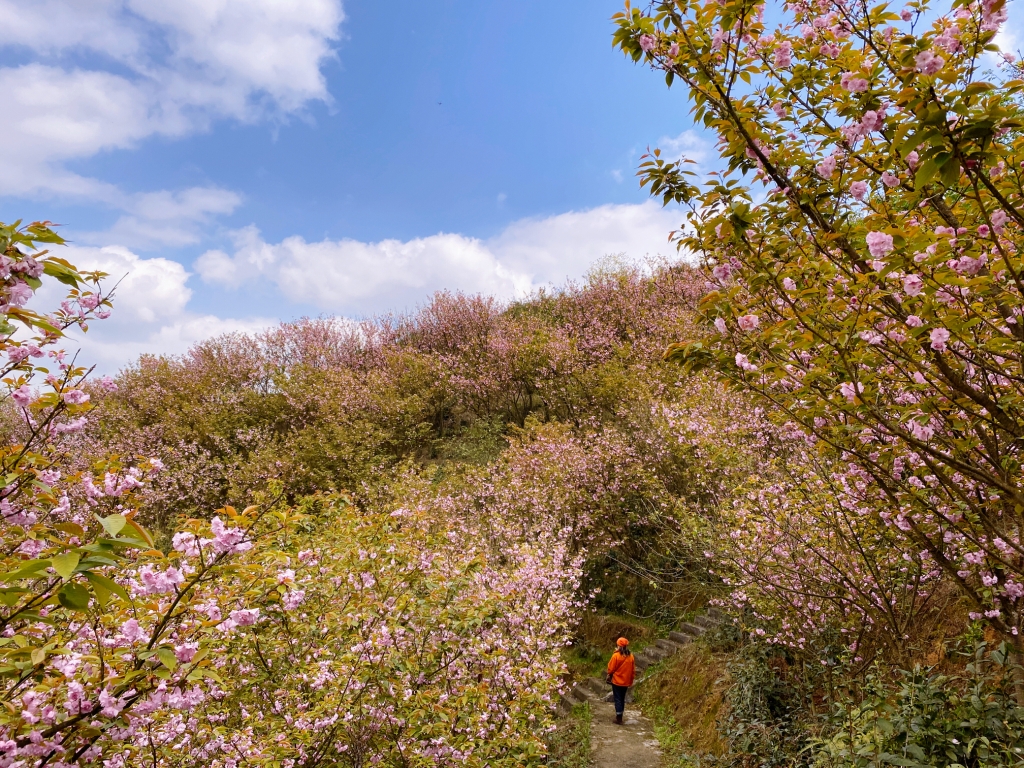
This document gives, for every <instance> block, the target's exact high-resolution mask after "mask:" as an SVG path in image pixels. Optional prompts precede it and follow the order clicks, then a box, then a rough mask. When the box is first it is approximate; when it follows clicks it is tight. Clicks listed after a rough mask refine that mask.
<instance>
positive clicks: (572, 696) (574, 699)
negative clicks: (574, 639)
mask: <svg viewBox="0 0 1024 768" xmlns="http://www.w3.org/2000/svg"><path fill="white" fill-rule="evenodd" d="M726 620H727V617H726V615H725V614H724V613H723V612H722V611H720V610H718V609H717V608H709V609H708V610H707V611H706V612H705V613H703V614H701V615H700V616H697V617H696V618H695V619H694V620H693V621H691V622H687V623H685V624H681V625H680V626H679V629H678V630H677V631H675V632H669V633H668V637H667V638H660V639H658V640H655V641H654V642H653V643H651V644H650V645H648V646H647V647H646V648H644V649H643V650H642V651H640V652H639V653H637V654H635V657H636V669H637V680H636V682H635V683H634V687H635V686H636V685H637V684H638V683H640V682H643V679H644V675H643V672H644V670H646V669H647V668H648V667H650V666H651V665H652V664H657V663H658V662H659V661H664V660H665V659H667V658H668V657H669V656H674V655H675V654H676V653H678V652H679V650H680V649H682V647H683V646H684V645H686V644H687V643H692V642H693V641H694V640H695V639H696V638H698V637H700V636H701V635H703V634H704V633H705V632H707V631H708V630H711V629H715V628H716V627H718V626H720V625H721V624H722V623H723V622H725V621H726ZM632 698H633V689H632V688H631V689H630V691H629V693H628V694H627V696H626V701H627V702H629V701H631V700H632ZM611 700H612V689H611V686H610V685H609V684H608V683H606V682H605V681H604V678H598V677H588V678H587V679H586V680H583V681H581V682H579V683H577V684H576V686H575V687H574V688H573V689H572V690H570V691H569V692H568V693H564V694H562V696H561V700H560V702H559V708H560V709H561V710H562V712H563V713H565V712H569V711H571V710H572V708H573V707H574V706H576V705H577V704H582V703H583V702H585V701H589V702H591V703H592V704H596V703H598V702H602V703H603V702H609V701H611Z"/></svg>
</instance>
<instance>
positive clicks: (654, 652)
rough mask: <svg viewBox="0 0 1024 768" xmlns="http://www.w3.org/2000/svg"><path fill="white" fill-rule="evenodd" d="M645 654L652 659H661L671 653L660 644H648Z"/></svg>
mask: <svg viewBox="0 0 1024 768" xmlns="http://www.w3.org/2000/svg"><path fill="white" fill-rule="evenodd" d="M644 655H645V656H647V657H648V658H649V659H651V660H652V661H661V660H662V659H664V658H665V657H666V656H668V655H669V652H668V651H667V650H665V649H664V648H661V647H660V646H657V645H648V646H647V647H646V648H644Z"/></svg>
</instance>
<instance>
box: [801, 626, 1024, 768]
mask: <svg viewBox="0 0 1024 768" xmlns="http://www.w3.org/2000/svg"><path fill="white" fill-rule="evenodd" d="M1008 650H1009V649H1008V648H1007V647H1005V646H1004V647H1003V648H1001V649H999V650H997V651H996V652H995V653H993V654H992V655H991V658H990V660H986V661H978V662H975V663H974V664H971V665H969V666H968V668H967V672H966V674H964V675H954V676H951V675H944V674H939V673H936V672H932V671H930V670H927V669H924V668H921V667H916V668H915V669H914V670H913V671H904V672H903V673H902V680H901V681H900V683H899V685H898V686H896V687H895V688H893V687H891V686H890V685H889V684H888V683H887V682H886V681H884V680H882V679H880V678H877V677H875V678H872V679H870V680H869V681H868V685H867V695H866V696H865V697H864V699H863V700H862V701H861V702H860V703H857V704H854V703H850V702H837V703H836V705H835V714H834V717H833V720H832V723H831V726H832V728H834V733H833V735H832V736H831V737H830V738H827V739H824V740H822V741H818V742H815V743H814V744H813V746H812V747H811V750H810V751H811V752H812V754H813V761H812V762H813V765H814V766H815V768H862V767H863V768H866V767H867V766H877V765H900V766H908V767H909V768H930V767H931V766H941V767H942V768H983V767H984V768H989V767H993V768H994V767H995V766H1021V765H1024V707H1021V706H1020V705H1019V704H1017V702H1016V699H1015V696H1014V691H1013V690H1012V687H1013V684H1014V682H1015V681H1016V679H1017V675H1019V673H1020V669H1019V668H1013V667H1012V666H1010V665H1008V664H1007V661H1008ZM979 655H980V654H979Z"/></svg>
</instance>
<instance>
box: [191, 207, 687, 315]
mask: <svg viewBox="0 0 1024 768" xmlns="http://www.w3.org/2000/svg"><path fill="white" fill-rule="evenodd" d="M678 223H679V222H678V220H677V216H676V214H673V213H670V212H668V211H665V210H664V209H662V208H661V207H660V206H658V205H656V204H655V203H653V202H648V203H644V204H642V205H605V206H601V207H599V208H593V209H591V210H588V211H582V212H572V213H566V214H561V215H558V216H552V217H548V218H543V219H541V218H538V219H524V220H521V221H518V222H515V223H513V224H512V225H510V226H509V227H507V228H506V229H505V230H504V231H503V232H501V233H500V234H499V235H497V236H496V237H493V238H491V239H489V240H479V239H476V238H469V237H466V236H464V235H457V234H443V233H442V234H437V235H432V236H430V237H423V238H417V239H415V240H410V241H405V242H402V241H398V240H383V241H381V242H377V243H363V242H359V241H356V240H324V241H321V242H319V243H308V242H306V241H305V240H304V239H303V238H301V237H290V238H287V239H285V240H283V241H282V242H280V243H277V244H272V243H267V242H265V241H264V240H263V238H262V237H261V236H260V233H259V231H258V230H257V229H256V228H255V227H248V228H246V229H244V230H241V231H239V232H237V233H236V240H235V247H234V252H233V253H232V254H228V253H225V252H223V251H208V252H206V253H204V254H203V255H202V256H200V257H199V259H198V260H197V261H196V263H195V269H196V271H197V272H198V273H199V274H200V275H201V276H202V278H203V280H204V281H205V282H207V283H213V284H220V285H224V286H227V287H234V288H238V287H240V286H242V285H244V284H246V283H248V282H251V281H260V280H263V281H270V282H271V283H274V284H275V285H277V286H278V287H279V288H280V289H281V290H282V291H283V292H284V294H285V295H286V296H287V297H288V298H289V299H291V300H292V301H295V302H299V303H308V304H313V305H315V306H317V307H318V308H320V309H323V310H327V311H335V312H348V313H353V312H375V311H382V310H385V309H392V308H400V307H402V306H409V305H411V304H416V303H419V302H421V301H422V300H423V299H424V298H426V297H427V296H428V295H429V294H430V293H432V292H433V291H436V290H440V289H442V288H448V289H456V290H463V291H467V292H472V293H477V292H479V293H487V294H493V295H497V296H504V297H511V296H521V295H524V294H526V293H528V292H529V291H531V290H532V289H534V288H536V287H539V286H541V285H546V284H558V283H561V282H563V281H564V280H565V279H566V278H570V277H576V276H579V275H582V274H583V273H585V272H586V270H587V269H588V268H589V267H590V265H591V264H593V263H594V261H596V260H598V259H600V258H601V257H603V256H605V255H608V254H617V253H624V254H627V255H628V256H630V257H633V258H642V257H644V256H646V255H654V254H673V253H674V247H673V246H671V245H670V244H669V243H668V242H667V237H668V233H669V231H671V230H672V229H673V228H675V227H676V226H677V225H678Z"/></svg>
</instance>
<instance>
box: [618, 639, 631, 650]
mask: <svg viewBox="0 0 1024 768" xmlns="http://www.w3.org/2000/svg"><path fill="white" fill-rule="evenodd" d="M616 645H618V646H619V648H625V647H626V646H627V645H629V640H627V639H626V638H624V637H620V638H619V641H618V643H616Z"/></svg>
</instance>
